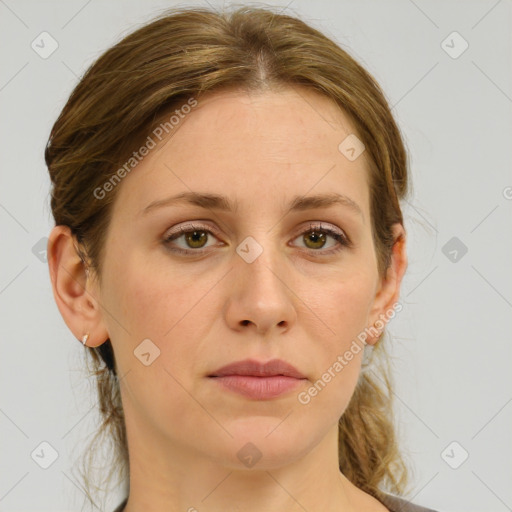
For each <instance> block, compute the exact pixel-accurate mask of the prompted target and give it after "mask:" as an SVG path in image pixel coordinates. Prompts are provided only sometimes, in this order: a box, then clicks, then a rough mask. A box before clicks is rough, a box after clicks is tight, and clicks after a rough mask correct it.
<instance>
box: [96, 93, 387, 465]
mask: <svg viewBox="0 0 512 512" xmlns="http://www.w3.org/2000/svg"><path fill="white" fill-rule="evenodd" d="M186 110H187V111H188V109H186ZM169 117H170V116H169ZM354 132H355V130H354V128H353V126H352V124H351V123H350V122H349V120H348V118H347V117H345V116H343V115H342V114H341V113H340V112H339V110H338V109H337V108H336V107H335V105H334V104H332V103H330V101H329V100H328V99H326V98H324V97H323V96H319V95H317V94H315V93H314V92H311V91H308V90H305V89H286V90H283V91H281V92H265V93H261V94H254V95H248V94H246V93H243V92H237V91H225V92H222V93H217V94H213V95H210V96H208V97H205V99H201V100H200V101H199V102H198V104H197V106H196V107H194V108H192V109H191V112H190V113H188V114H186V115H184V116H183V118H180V122H179V124H178V125H177V126H176V127H174V128H173V129H172V131H171V134H172V137H168V138H167V139H165V140H164V143H161V144H159V145H158V146H157V147H156V148H153V149H150V151H149V154H148V155H147V156H145V157H144V158H143V159H142V160H141V161H140V162H139V163H138V164H137V165H136V166H135V167H134V168H133V170H131V171H130V172H129V173H127V175H126V177H124V178H123V179H122V182H121V183H120V184H118V185H117V186H118V187H120V189H119V190H118V191H117V192H118V197H117V198H116V202H115V205H114V209H113V217H112V220H111V224H110V227H109V231H108V235H107V239H106V247H105V249H106V250H105V253H104V254H105V259H104V261H103V269H102V282H101V288H98V289H97V290H96V291H95V295H96V296H97V297H98V299H99V302H100V303H101V315H102V322H103V324H104V327H105V329H106V331H108V335H109V337H110V339H111V341H112V344H113V347H114V351H115V357H116V360H117V365H118V373H119V376H120V377H123V378H122V379H121V391H122V397H123V403H124V408H125V414H126V422H127V428H128V431H129V435H131V436H132V439H134V440H135V439H137V441H136V442H137V443H138V444H139V446H142V445H143V444H144V442H147V441H148V440H149V439H151V440H152V441H151V442H154V441H156V440H158V442H159V443H160V446H169V448H172V449H174V450H176V453H178V452H177V450H185V451H187V452H188V453H190V451H192V452H194V453H195V454H196V455H202V456H204V457H208V458H210V459H215V460H217V461H219V460H222V461H223V463H224V464H226V465H231V466H232V467H241V465H242V464H243V463H244V462H243V460H242V458H240V457H239V455H237V454H238V452H239V450H240V449H242V448H243V447H244V446H245V445H246V444H247V443H249V442H250V443H252V444H253V445H255V446H256V447H257V449H258V450H259V452H260V453H261V454H262V459H261V461H260V462H259V464H260V467H272V466H273V465H275V464H281V463H282V462H283V460H287V461H289V460H293V459H296V458H298V457H300V456H301V455H304V454H305V453H307V452H308V451H309V450H311V449H312V448H313V447H314V446H315V445H317V444H318V443H319V442H320V441H321V440H322V439H323V438H324V437H325V436H326V435H327V433H328V432H329V431H331V432H332V429H333V428H336V425H337V422H338V420H339V418H340V416H341V415H342V413H343V412H344V410H345V408H346V407H347V405H348V403H349V400H350V398H351V396H352V393H353V391H354V388H355V385H356V382H357V379H358V376H359V372H360V364H361V359H362V355H363V350H360V351H359V352H357V353H355V352H353V358H352V360H351V361H349V362H347V364H346V365H344V366H343V369H342V370H341V371H338V372H335V373H334V376H332V368H333V365H334V364H335V363H336V361H339V359H338V358H339V357H343V355H344V353H345V352H346V351H347V350H349V349H350V347H351V345H352V343H353V341H354V340H355V339H357V336H358V335H359V334H360V333H361V332H362V331H364V329H365V328H366V327H368V326H370V325H371V324H372V323H373V322H375V320H377V319H378V318H379V314H381V313H384V312H385V310H386V307H387V306H388V302H389V300H390V297H391V293H392V291H393V293H394V291H395V290H394V289H393V290H392V291H390V290H388V289H387V288H385V282H384V281H383V280H381V279H380V278H379V275H378V272H377V259H376V254H375V247H374V244H373V241H372V233H371V219H370V203H369V186H368V172H367V167H366V166H367V162H366V160H365V158H366V153H364V152H363V153H362V154H361V155H360V156H359V157H358V158H355V159H354V158H353V154H352V152H350V150H348V152H347V149H346V148H345V146H342V150H343V151H344V152H342V151H341V150H340V149H339V146H340V143H342V142H343V141H344V139H345V138H346V137H347V136H349V135H350V134H354ZM154 138H155V137H154V136H153V139H154ZM349 140H350V139H349ZM345 144H346V143H345ZM356 150H357V148H356ZM346 155H349V156H350V157H351V158H347V156H346ZM191 193H193V194H196V195H198V196H199V195H206V194H208V195H215V196H218V197H220V196H222V197H223V198H225V199H223V200H222V201H221V200H215V201H214V200H212V199H211V198H210V199H203V200H202V201H201V202H202V206H201V205H200V204H193V203H190V202H187V201H186V200H181V201H178V200H177V201H174V202H171V198H172V197H173V196H177V195H180V194H191ZM336 194H339V195H340V196H343V197H344V198H345V199H344V200H343V199H342V201H341V202H335V203H332V204H331V205H323V206H322V205H321V204H320V201H317V204H315V202H309V200H310V199H311V198H312V197H313V196H317V195H318V196H320V195H331V196H334V195H336ZM349 200H350V202H349ZM155 203H157V204H155ZM227 203H229V204H230V205H235V206H234V210H230V209H228V208H224V206H225V205H226V204H227ZM294 204H295V205H297V204H298V205H299V206H300V205H302V206H303V207H297V208H292V209H290V207H291V206H293V205H294ZM317 206H321V207H317ZM319 224H321V226H319ZM191 225H192V226H193V227H191ZM311 226H313V228H316V235H315V233H311ZM320 227H321V230H319V228H320ZM180 228H183V229H184V230H185V231H187V230H188V231H189V232H193V231H194V230H195V231H196V235H195V236H194V235H193V233H189V234H188V235H187V234H180V233H179V229H180ZM326 230H331V231H332V232H334V235H333V234H332V233H330V232H328V231H326ZM308 231H309V234H308ZM336 234H339V235H341V237H342V240H343V239H344V238H345V239H347V240H348V242H347V244H348V245H344V243H343V242H341V243H340V242H339V241H338V240H337V239H336V237H335V236H336ZM173 235H176V236H175V237H174V239H170V240H168V241H166V238H170V237H173ZM343 237H344V238H343ZM395 284H396V283H395ZM98 286H99V285H98ZM386 290H387V291H386ZM384 292H386V293H387V295H385V293H384ZM148 340H149V341H148ZM360 345H361V344H360ZM352 346H353V345H352ZM246 359H252V360H255V361H260V362H266V361H269V360H272V359H281V360H284V361H286V362H288V363H289V364H291V365H293V366H294V367H295V368H296V369H297V370H298V371H299V372H300V373H301V374H302V375H303V376H304V378H303V379H302V380H288V382H291V383H292V384H293V386H292V387H291V388H289V389H288V390H287V391H283V392H281V393H280V394H277V395H274V396H266V397H265V396H264V395H257V394H252V395H247V394H244V393H243V392H241V391H240V389H239V390H238V391H237V390H236V389H235V390H234V389H232V388H228V387H227V386H226V385H225V383H227V382H235V383H236V384H237V385H239V386H241V387H242V388H243V389H247V388H250V387H251V383H250V382H249V380H251V379H250V378H247V377H245V378H242V377H239V378H236V377H235V378H231V380H230V379H229V378H227V379H219V378H218V377H216V378H215V377H211V375H212V374H215V371H216V370H217V369H219V368H220V367H222V366H225V365H227V364H229V363H233V362H236V361H241V360H246ZM330 368H331V379H330V382H328V383H326V385H325V387H323V388H322V390H321V391H319V392H318V393H317V394H316V396H314V397H311V395H308V396H310V400H306V399H305V392H307V391H308V389H310V388H311V386H312V385H313V384H314V383H315V382H317V381H318V380H321V379H322V376H323V375H324V374H325V373H326V372H328V370H329V369H330ZM256 378H257V377H253V378H252V380H251V381H254V379H256ZM270 379H271V378H269V379H268V380H267V381H266V382H269V383H270V382H277V380H276V378H274V380H273V381H271V380H270ZM281 380H282V381H284V380H285V379H283V378H281ZM261 382H262V381H261ZM324 382H325V378H324ZM277 387H278V386H277ZM251 389H252V388H251ZM272 389H274V388H272ZM253 393H254V392H253ZM301 397H302V399H301ZM306 402H307V403H306ZM144 440H146V441H144ZM134 442H135V441H134ZM162 443H163V444H162ZM141 449H142V448H141ZM251 449H252V450H253V449H254V448H247V447H246V448H244V450H249V451H250V450H251ZM243 453H244V452H243V451H242V454H243Z"/></svg>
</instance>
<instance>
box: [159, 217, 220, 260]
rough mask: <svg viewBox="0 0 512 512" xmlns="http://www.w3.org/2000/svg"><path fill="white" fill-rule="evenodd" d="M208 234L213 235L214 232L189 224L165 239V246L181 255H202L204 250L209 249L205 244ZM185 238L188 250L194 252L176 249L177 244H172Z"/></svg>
mask: <svg viewBox="0 0 512 512" xmlns="http://www.w3.org/2000/svg"><path fill="white" fill-rule="evenodd" d="M208 234H210V235H213V232H212V230H210V229H207V228H206V227H204V226H199V225H193V224H187V225H185V226H180V227H179V228H178V229H177V230H176V231H174V232H172V233H170V234H169V235H167V236H166V237H165V238H164V244H165V245H166V246H169V249H170V250H171V251H173V252H177V253H179V254H191V253H198V254H202V253H203V252H206V251H203V250H202V249H203V248H204V247H207V246H206V245H205V244H206V242H207V240H208V238H209V236H208ZM180 238H183V240H184V242H185V243H186V244H187V247H188V248H191V249H192V250H189V249H187V247H185V248H180V247H175V244H171V242H174V241H175V240H179V239H180Z"/></svg>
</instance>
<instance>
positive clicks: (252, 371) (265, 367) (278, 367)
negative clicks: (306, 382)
mask: <svg viewBox="0 0 512 512" xmlns="http://www.w3.org/2000/svg"><path fill="white" fill-rule="evenodd" d="M226 375H249V376H254V377H272V376H277V375H284V376H286V377H295V378H296V379H305V377H304V375H302V373H300V372H299V370H297V368H295V367H294V366H292V365H291V364H289V363H287V362H286V361H283V360H282V359H272V360H270V361H267V362H266V363H264V362H260V361H256V360H254V359H244V360H243V361H236V362H234V363H230V364H227V365H226V366H223V367H222V368H219V369H218V370H216V371H214V372H213V373H212V374H210V375H209V377H225V376H226Z"/></svg>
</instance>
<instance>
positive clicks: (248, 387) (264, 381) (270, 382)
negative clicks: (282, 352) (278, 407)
mask: <svg viewBox="0 0 512 512" xmlns="http://www.w3.org/2000/svg"><path fill="white" fill-rule="evenodd" d="M211 378H213V379H214V380H216V381H217V382H218V383H219V384H221V385H222V386H224V387H226V388H228V389H230V390H231V391H234V392H236V393H239V394H241V395H244V396H246V397H248V398H253V399H256V400H267V399H269V398H275V397H277V396H279V395H282V394H283V393H286V392H288V391H291V390H292V389H295V388H296V387H297V386H298V385H299V384H300V383H302V382H303V381H304V380H306V379H296V378H294V377H286V376H284V375H276V376H274V377H254V376H250V375H226V376H224V377H211Z"/></svg>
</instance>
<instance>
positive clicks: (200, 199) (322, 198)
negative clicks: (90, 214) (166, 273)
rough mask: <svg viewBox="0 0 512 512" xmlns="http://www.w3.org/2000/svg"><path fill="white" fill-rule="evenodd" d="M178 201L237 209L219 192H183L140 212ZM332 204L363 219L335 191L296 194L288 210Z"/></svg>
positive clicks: (236, 206) (360, 211)
mask: <svg viewBox="0 0 512 512" xmlns="http://www.w3.org/2000/svg"><path fill="white" fill-rule="evenodd" d="M178 203H186V204H191V205H194V206H199V207H201V208H205V209H208V210H221V211H227V212H234V213H236V212H237V210H238V201H234V202H232V201H231V200H230V199H229V198H228V197H226V196H223V195H220V194H208V193H200V192H183V193H181V194H177V195H175V196H171V197H167V198H165V199H159V200H158V201H153V202H152V203H150V204H149V205H148V206H146V207H145V208H144V209H143V210H142V214H143V215H146V214H147V213H148V212H150V211H152V210H154V209H156V208H162V207H164V206H173V205H175V204H178ZM334 205H341V206H344V207H346V208H348V209H349V210H351V211H352V212H354V213H356V214H358V215H360V216H361V217H362V219H363V220H364V215H363V212H362V210H361V208H360V207H359V205H358V204H357V203H356V202H354V201H353V200H352V199H350V197H348V196H345V195H343V194H337V193H330V194H317V195H314V196H296V197H294V198H293V199H292V201H291V202H290V205H289V207H288V212H292V211H303V210H311V209H317V208H328V207H330V206H334Z"/></svg>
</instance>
